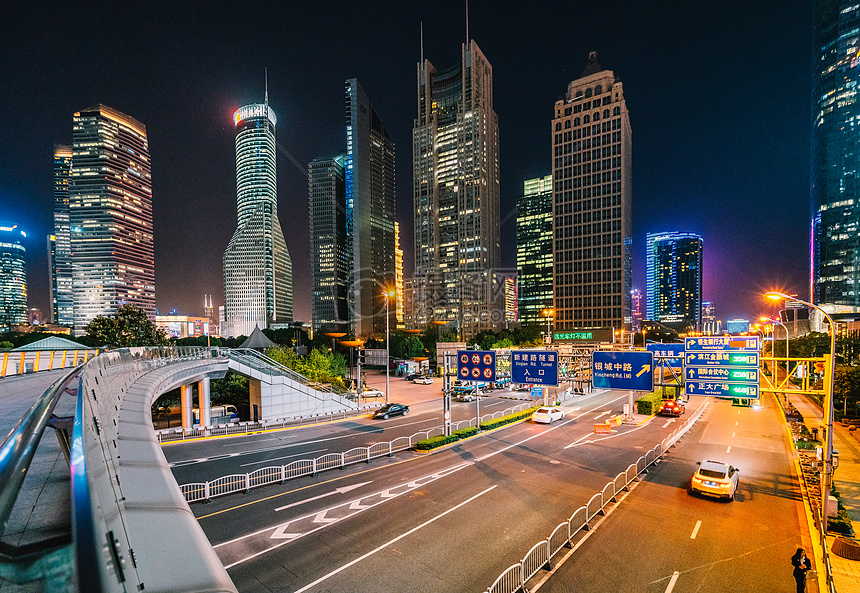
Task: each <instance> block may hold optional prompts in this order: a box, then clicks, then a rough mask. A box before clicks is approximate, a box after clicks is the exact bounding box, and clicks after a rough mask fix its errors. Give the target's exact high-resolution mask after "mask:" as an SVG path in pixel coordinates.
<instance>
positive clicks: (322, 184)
mask: <svg viewBox="0 0 860 593" xmlns="http://www.w3.org/2000/svg"><path fill="white" fill-rule="evenodd" d="M345 158H346V154H345V153H340V154H338V155H334V156H329V157H320V158H317V159H314V160H313V161H311V162H310V164H309V165H308V196H309V198H310V203H309V219H310V241H311V275H312V277H313V287H312V290H313V293H312V297H313V301H312V303H311V307H312V320H313V321H312V324H313V329H314V331H315V332H318V331H342V332H346V331H349V329H350V328H349V325H350V318H349V276H350V269H351V261H352V257H351V254H352V243H351V242H350V241H348V240H347V228H346V202H345V193H344V176H343V163H344V159H345Z"/></svg>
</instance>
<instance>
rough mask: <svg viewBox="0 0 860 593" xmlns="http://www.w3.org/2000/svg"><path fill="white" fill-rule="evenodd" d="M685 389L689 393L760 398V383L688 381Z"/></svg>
mask: <svg viewBox="0 0 860 593" xmlns="http://www.w3.org/2000/svg"><path fill="white" fill-rule="evenodd" d="M684 389H685V390H686V391H687V395H714V396H717V397H749V398H753V399H757V398H758V385H753V384H747V383H727V382H717V383H713V382H706V381H687V383H686V384H685V385H684Z"/></svg>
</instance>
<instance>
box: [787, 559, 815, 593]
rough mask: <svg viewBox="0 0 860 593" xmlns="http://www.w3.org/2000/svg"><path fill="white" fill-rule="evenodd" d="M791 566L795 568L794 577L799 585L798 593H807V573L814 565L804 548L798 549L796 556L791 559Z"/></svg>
mask: <svg viewBox="0 0 860 593" xmlns="http://www.w3.org/2000/svg"><path fill="white" fill-rule="evenodd" d="M791 565H792V566H793V567H794V571H793V572H792V576H794V582H795V583H797V593H806V573H807V572H808V571H809V569H810V568H812V564H811V563H810V562H809V558H807V557H806V551H804V549H803V548H797V551H796V552H795V553H794V556H792V557H791Z"/></svg>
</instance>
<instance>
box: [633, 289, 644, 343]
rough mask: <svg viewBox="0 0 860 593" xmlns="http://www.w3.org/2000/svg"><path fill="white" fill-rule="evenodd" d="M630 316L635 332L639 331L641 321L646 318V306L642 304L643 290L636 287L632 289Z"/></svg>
mask: <svg viewBox="0 0 860 593" xmlns="http://www.w3.org/2000/svg"><path fill="white" fill-rule="evenodd" d="M630 303H631V308H630V318H631V329H632V330H633V331H635V332H638V331H639V328H640V323H641V322H642V320H643V319H645V307H643V306H642V291H641V290H639V289H638V288H634V289H633V290H631V291H630Z"/></svg>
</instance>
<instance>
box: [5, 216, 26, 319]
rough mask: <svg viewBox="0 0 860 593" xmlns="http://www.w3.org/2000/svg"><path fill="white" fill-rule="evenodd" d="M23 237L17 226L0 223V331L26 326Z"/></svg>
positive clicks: (24, 250)
mask: <svg viewBox="0 0 860 593" xmlns="http://www.w3.org/2000/svg"><path fill="white" fill-rule="evenodd" d="M26 237H27V235H26V234H25V233H24V231H22V230H21V229H19V228H18V225H15V224H7V223H2V222H0V329H2V330H5V331H8V330H9V329H10V326H12V325H13V324H16V323H27V258H26V253H27V250H26V249H25V247H24V239H25V238H26Z"/></svg>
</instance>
